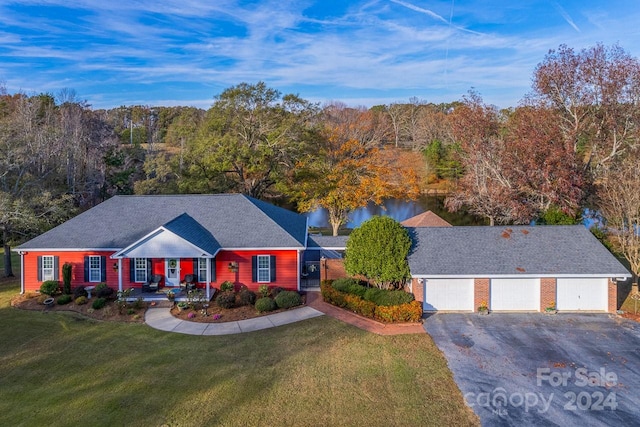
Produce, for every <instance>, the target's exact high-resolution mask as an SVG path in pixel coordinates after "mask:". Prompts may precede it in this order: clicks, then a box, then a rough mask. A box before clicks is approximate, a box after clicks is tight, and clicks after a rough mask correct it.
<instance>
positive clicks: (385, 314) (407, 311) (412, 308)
mask: <svg viewBox="0 0 640 427" xmlns="http://www.w3.org/2000/svg"><path fill="white" fill-rule="evenodd" d="M372 289H374V292H372V293H370V295H374V294H375V291H376V290H377V291H380V290H379V289H377V288H372ZM320 291H321V293H322V298H323V299H324V300H325V301H326V302H328V303H330V304H333V305H335V306H338V307H342V308H344V309H346V310H350V311H353V312H354V313H357V314H360V315H362V316H366V317H369V318H372V319H376V320H380V321H382V322H419V321H420V319H421V318H422V305H421V304H420V302H419V301H411V302H409V303H405V304H399V305H393V306H378V305H376V304H375V303H374V302H372V301H367V300H365V299H362V298H360V297H359V296H357V295H353V294H348V293H346V292H340V291H338V290H337V289H335V288H334V287H333V286H332V285H331V283H330V282H322V283H321V284H320ZM368 291H369V290H367V292H368ZM381 292H383V293H384V292H390V291H381ZM399 292H403V291H399ZM403 293H406V292H403ZM408 295H410V298H413V295H411V294H408ZM380 298H381V299H383V298H384V297H380ZM390 298H399V299H401V298H406V297H404V296H403V297H396V296H392V297H390Z"/></svg>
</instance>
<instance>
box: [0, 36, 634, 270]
mask: <svg viewBox="0 0 640 427" xmlns="http://www.w3.org/2000/svg"><path fill="white" fill-rule="evenodd" d="M532 81H533V84H532V89H531V91H530V93H528V94H527V95H526V96H525V97H524V98H523V100H522V101H521V103H520V104H519V105H518V106H517V107H513V108H508V109H502V110H500V109H498V108H496V107H495V106H492V105H487V104H486V103H484V101H483V100H482V97H481V96H480V94H478V93H476V92H475V91H473V90H471V91H469V93H468V94H467V95H466V96H464V97H463V98H462V99H461V100H458V101H455V102H451V103H443V104H433V103H429V102H426V101H423V100H420V99H418V98H411V99H410V100H409V101H408V102H398V103H392V104H389V105H378V106H374V107H372V108H364V107H361V108H352V107H348V106H346V105H344V104H342V103H340V102H333V103H330V104H327V105H319V104H315V103H311V102H309V101H307V100H305V99H302V98H300V97H299V96H297V95H294V94H284V95H283V94H282V93H281V92H279V91H278V90H276V89H273V88H270V87H268V86H267V85H266V84H265V83H263V82H258V83H256V84H249V83H240V84H238V85H236V86H232V87H230V88H228V89H226V90H224V91H223V92H222V93H220V94H218V95H217V96H216V97H215V98H214V100H213V103H212V106H211V108H209V109H208V110H202V109H197V108H192V107H149V106H129V107H125V106H122V107H119V108H114V109H110V110H94V109H92V108H91V107H90V106H89V105H88V104H87V103H86V102H84V101H79V100H77V99H76V95H75V93H74V92H73V91H72V90H64V91H62V92H61V93H59V94H57V95H52V94H38V95H27V94H23V93H18V94H8V93H6V91H2V92H0V228H1V229H2V235H1V237H0V239H2V242H3V245H4V246H5V254H6V253H7V252H8V249H9V248H10V246H11V245H13V244H15V243H18V242H20V241H23V240H25V239H27V238H29V237H32V236H34V235H36V234H38V233H40V232H42V231H44V230H46V229H47V228H49V227H52V226H54V225H56V224H58V223H60V222H61V221H64V220H65V219H68V218H69V217H71V216H73V215H75V214H77V212H78V211H81V210H83V209H86V208H89V207H91V206H93V205H95V204H97V203H99V202H101V201H103V200H105V199H106V198H108V197H111V196H112V195H115V194H172V193H219V192H238V193H244V194H247V195H250V196H253V197H257V198H261V199H266V200H270V201H272V202H274V203H277V204H287V205H288V206H294V207H296V208H297V209H299V210H300V211H307V210H311V209H313V208H315V207H318V206H320V207H324V208H326V209H327V210H328V212H329V218H330V222H331V226H332V229H333V232H334V234H335V233H337V232H338V229H339V228H340V227H341V226H342V225H344V224H345V222H346V220H347V216H348V214H349V212H351V211H352V210H354V209H356V208H358V207H360V206H364V205H366V204H367V203H368V202H371V201H373V202H375V203H380V202H381V201H382V200H383V199H385V198H389V197H395V198H415V197H417V196H418V195H419V194H420V192H421V191H423V190H424V189H425V188H427V187H429V186H430V185H435V184H438V185H440V186H442V185H443V184H444V186H445V187H446V188H447V191H448V197H447V199H446V206H447V207H448V208H449V209H451V210H458V209H466V210H468V211H469V212H471V213H473V214H475V215H477V216H481V217H484V218H486V220H487V223H489V224H492V225H493V224H514V223H517V224H523V223H531V222H534V221H535V222H538V223H547V224H556V223H575V222H577V221H579V220H580V217H581V215H583V214H584V212H585V210H586V209H590V211H593V212H598V213H599V214H601V215H602V217H603V221H604V222H605V223H606V225H607V226H608V227H609V228H610V230H613V231H614V232H612V233H610V242H611V244H613V245H614V247H615V249H616V250H617V251H619V252H621V253H623V254H624V255H625V256H626V257H627V259H628V260H629V262H630V263H631V266H632V269H633V270H634V272H635V273H638V272H640V271H639V270H640V241H638V236H637V233H636V232H635V231H636V230H637V224H638V223H639V221H640V201H638V195H637V194H638V192H637V191H634V190H635V189H637V188H639V187H638V184H639V183H640V182H639V179H638V173H637V171H635V169H636V168H637V165H638V160H640V151H639V150H640V147H639V144H638V141H639V140H640V139H639V138H640V133H639V132H640V131H639V129H640V127H639V124H640V122H639V121H640V111H639V110H638V109H639V108H640V107H639V106H640V103H639V101H640V98H639V97H640V65H639V63H638V60H637V59H636V58H633V57H631V56H630V55H629V54H628V53H627V52H625V51H624V50H623V49H622V48H620V47H619V46H603V45H596V46H593V47H591V48H588V49H584V50H581V51H578V52H576V51H574V50H573V49H571V48H569V47H567V46H564V45H561V46H560V47H559V48H558V49H555V50H552V51H550V52H549V53H548V54H547V55H546V56H545V57H544V58H543V60H542V61H541V63H540V64H538V66H537V67H536V69H535V71H534V75H533V78H532ZM408 153H414V154H413V155H414V157H407V154H408ZM415 153H419V154H420V155H419V156H418V157H417V158H418V159H419V161H414V160H415V159H416V157H415ZM409 158H410V159H413V160H411V161H408V160H407V159H409ZM9 270H10V269H9ZM5 273H6V272H5Z"/></svg>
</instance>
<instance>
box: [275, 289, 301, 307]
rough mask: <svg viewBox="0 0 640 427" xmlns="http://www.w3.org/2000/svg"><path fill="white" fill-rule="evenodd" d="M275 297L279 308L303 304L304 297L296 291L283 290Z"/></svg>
mask: <svg viewBox="0 0 640 427" xmlns="http://www.w3.org/2000/svg"><path fill="white" fill-rule="evenodd" d="M274 299H275V302H276V305H277V306H278V307H279V308H291V307H295V306H297V305H300V304H302V297H301V296H300V294H299V293H297V292H295V291H282V292H280V293H278V295H276V297H275V298H274Z"/></svg>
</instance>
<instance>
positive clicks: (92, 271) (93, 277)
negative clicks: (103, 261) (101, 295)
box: [89, 256, 102, 282]
mask: <svg viewBox="0 0 640 427" xmlns="http://www.w3.org/2000/svg"><path fill="white" fill-rule="evenodd" d="M101 271H102V270H101V268H100V257H99V256H90V257H89V281H90V282H99V281H100V276H101V274H100V273H101Z"/></svg>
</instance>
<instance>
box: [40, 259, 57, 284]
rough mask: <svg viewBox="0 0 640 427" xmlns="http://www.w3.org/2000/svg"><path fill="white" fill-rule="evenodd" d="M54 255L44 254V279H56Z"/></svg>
mask: <svg viewBox="0 0 640 427" xmlns="http://www.w3.org/2000/svg"><path fill="white" fill-rule="evenodd" d="M53 258H54V257H53V255H43V256H42V281H43V282H44V281H46V280H55V273H54V270H53V269H54V265H55V264H54V261H53Z"/></svg>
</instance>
